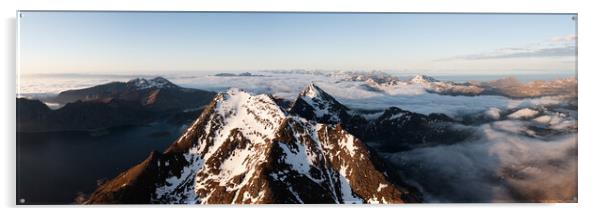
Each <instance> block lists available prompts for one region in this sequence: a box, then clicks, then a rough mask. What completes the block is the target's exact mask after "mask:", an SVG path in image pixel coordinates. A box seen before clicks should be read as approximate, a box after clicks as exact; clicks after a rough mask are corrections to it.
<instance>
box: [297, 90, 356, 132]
mask: <svg viewBox="0 0 602 216" xmlns="http://www.w3.org/2000/svg"><path fill="white" fill-rule="evenodd" d="M348 110H349V109H348V108H347V107H345V106H344V105H342V104H341V103H339V102H338V101H337V100H335V99H334V97H332V96H330V95H329V94H328V93H326V92H325V91H324V90H322V89H321V88H320V87H318V86H317V85H316V84H314V83H313V82H312V83H310V84H309V85H307V86H306V87H305V89H303V91H301V93H300V94H299V96H298V97H297V100H296V101H295V103H294V104H293V106H292V108H291V109H290V112H291V113H295V114H297V115H299V116H301V117H303V118H306V119H308V120H314V121H317V122H320V123H337V122H341V121H342V120H344V119H345V118H347V117H348V116H349V114H348V113H347V111H348Z"/></svg>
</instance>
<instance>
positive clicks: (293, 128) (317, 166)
mask: <svg viewBox="0 0 602 216" xmlns="http://www.w3.org/2000/svg"><path fill="white" fill-rule="evenodd" d="M307 90H308V91H307V92H306V94H301V95H304V96H305V97H310V96H314V97H313V98H322V97H324V96H328V95H327V94H326V93H325V92H323V91H321V90H320V89H319V88H318V87H317V86H315V85H310V86H308V88H307ZM312 92H313V93H312ZM316 96H318V97H316ZM299 100H302V101H304V99H299ZM372 159H373V156H372V155H371V154H370V153H369V152H368V149H367V147H366V146H365V145H364V144H363V143H362V142H361V141H360V140H359V139H357V138H356V137H355V136H353V135H351V134H350V133H348V132H347V131H345V130H344V129H343V127H342V126H341V125H329V124H320V123H317V122H315V121H309V120H307V119H305V118H303V117H300V116H297V115H291V114H287V113H285V112H283V111H282V110H281V109H280V107H279V106H278V105H277V104H276V102H275V101H274V100H273V99H272V98H271V97H269V96H268V95H265V94H260V95H253V94H250V93H247V92H245V91H242V90H240V89H229V90H228V91H226V92H223V93H220V94H218V95H217V96H216V97H215V98H214V99H213V100H212V102H211V103H210V105H208V106H207V108H205V110H204V111H203V113H202V114H201V116H200V117H199V118H198V119H197V120H196V121H195V122H194V123H193V124H192V125H191V126H190V127H189V128H188V130H187V131H186V132H184V133H183V134H182V136H181V137H180V138H179V139H178V140H176V141H175V142H174V143H173V144H172V145H171V146H170V147H169V148H168V149H167V150H166V151H165V152H164V153H155V154H153V155H151V156H149V157H148V158H147V159H146V160H145V161H143V162H141V163H140V164H138V165H137V166H134V167H132V168H131V169H129V170H128V171H126V172H124V173H122V174H121V175H119V176H118V177H117V178H115V179H113V180H111V181H109V182H107V183H105V184H103V185H102V186H100V187H99V189H97V191H96V192H94V193H93V194H92V195H91V196H90V198H89V200H88V201H87V203H221V204H225V203H401V202H406V201H408V200H410V201H412V200H413V199H412V198H409V197H413V196H414V195H413V194H412V192H410V191H409V190H407V189H406V188H401V187H398V186H395V185H393V184H391V183H390V182H389V180H388V177H387V176H385V175H384V174H383V173H382V172H381V171H379V169H378V168H377V167H376V166H375V165H374V163H373V161H372ZM132 193H137V194H138V196H135V197H144V198H145V199H143V200H140V199H136V200H130V199H129V198H130V197H134V196H132V195H131V194H132Z"/></svg>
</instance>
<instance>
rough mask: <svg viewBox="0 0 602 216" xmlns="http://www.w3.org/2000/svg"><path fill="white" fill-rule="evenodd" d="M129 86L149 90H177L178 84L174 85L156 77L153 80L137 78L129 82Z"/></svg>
mask: <svg viewBox="0 0 602 216" xmlns="http://www.w3.org/2000/svg"><path fill="white" fill-rule="evenodd" d="M127 84H128V85H130V86H134V87H136V88H138V89H147V88H177V87H178V86H177V85H176V84H173V83H172V82H170V81H169V80H167V79H165V78H163V77H160V76H159V77H155V78H152V79H144V78H135V79H132V80H130V81H128V82H127Z"/></svg>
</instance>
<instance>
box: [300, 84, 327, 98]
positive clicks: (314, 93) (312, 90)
mask: <svg viewBox="0 0 602 216" xmlns="http://www.w3.org/2000/svg"><path fill="white" fill-rule="evenodd" d="M323 93H324V91H322V89H320V87H318V86H316V84H314V83H313V82H311V83H310V84H309V85H307V86H306V87H305V89H303V91H301V94H300V95H301V96H304V97H308V98H316V97H321V96H322V94H323Z"/></svg>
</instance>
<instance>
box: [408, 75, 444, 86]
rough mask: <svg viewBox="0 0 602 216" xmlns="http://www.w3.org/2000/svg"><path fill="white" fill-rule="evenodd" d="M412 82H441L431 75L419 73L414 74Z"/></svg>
mask: <svg viewBox="0 0 602 216" xmlns="http://www.w3.org/2000/svg"><path fill="white" fill-rule="evenodd" d="M410 82H413V83H419V84H424V83H433V82H439V80H437V79H435V78H434V77H431V76H427V75H422V74H419V75H416V76H414V77H413V78H412V79H410Z"/></svg>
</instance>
